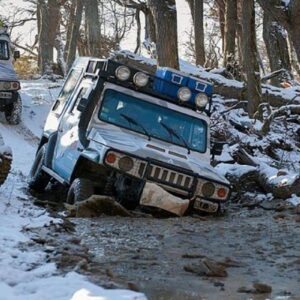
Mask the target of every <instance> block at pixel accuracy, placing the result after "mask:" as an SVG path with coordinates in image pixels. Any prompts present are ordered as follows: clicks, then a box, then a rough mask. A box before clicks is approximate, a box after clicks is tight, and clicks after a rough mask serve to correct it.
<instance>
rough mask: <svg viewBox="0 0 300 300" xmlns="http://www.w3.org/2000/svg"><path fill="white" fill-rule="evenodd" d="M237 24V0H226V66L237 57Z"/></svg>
mask: <svg viewBox="0 0 300 300" xmlns="http://www.w3.org/2000/svg"><path fill="white" fill-rule="evenodd" d="M236 26H237V0H226V9H225V45H224V53H225V56H224V66H226V65H227V63H228V62H230V61H233V60H234V58H235V45H236V44H235V37H236Z"/></svg>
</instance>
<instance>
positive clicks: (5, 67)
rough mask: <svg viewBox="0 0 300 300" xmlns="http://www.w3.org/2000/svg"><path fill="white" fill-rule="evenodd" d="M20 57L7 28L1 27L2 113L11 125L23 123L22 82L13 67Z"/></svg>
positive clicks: (0, 89)
mask: <svg viewBox="0 0 300 300" xmlns="http://www.w3.org/2000/svg"><path fill="white" fill-rule="evenodd" d="M19 57H20V53H19V51H14V52H12V50H11V42H10V37H9V34H8V33H7V28H6V27H1V26H0V111H3V112H4V114H5V118H6V120H7V122H8V123H9V124H13V125H16V124H19V123H20V122H21V114H22V101H21V97H20V95H19V92H18V91H19V90H20V82H19V81H18V79H17V75H16V72H15V70H14V67H13V64H12V62H13V59H17V58H19Z"/></svg>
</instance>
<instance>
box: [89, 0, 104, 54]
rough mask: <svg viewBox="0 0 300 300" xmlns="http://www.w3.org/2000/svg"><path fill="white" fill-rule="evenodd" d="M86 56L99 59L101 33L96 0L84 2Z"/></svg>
mask: <svg viewBox="0 0 300 300" xmlns="http://www.w3.org/2000/svg"><path fill="white" fill-rule="evenodd" d="M85 18H86V25H87V28H86V29H87V48H88V49H87V50H88V55H90V56H97V57H101V33H100V21H99V10H98V1H97V0H85Z"/></svg>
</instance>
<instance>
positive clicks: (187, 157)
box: [88, 83, 228, 184]
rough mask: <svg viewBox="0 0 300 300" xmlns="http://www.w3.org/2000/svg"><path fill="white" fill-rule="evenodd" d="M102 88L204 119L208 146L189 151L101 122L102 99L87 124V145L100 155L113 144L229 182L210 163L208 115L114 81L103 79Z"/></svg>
mask: <svg viewBox="0 0 300 300" xmlns="http://www.w3.org/2000/svg"><path fill="white" fill-rule="evenodd" d="M105 89H114V90H117V91H120V92H122V93H125V94H128V95H131V96H134V97H138V98H140V99H142V100H144V101H149V102H151V103H155V104H158V105H160V106H164V107H167V108H169V109H172V110H176V111H179V112H181V113H186V114H187V115H191V116H193V117H196V118H199V119H202V120H204V121H206V123H207V125H208V126H207V130H208V133H207V136H208V141H207V145H208V146H207V149H206V152H205V153H199V152H196V151H191V153H190V154H188V150H187V149H186V148H184V147H181V146H178V145H174V144H171V143H167V142H164V141H162V140H159V139H156V138H151V140H150V141H149V140H148V137H147V136H146V135H143V134H139V133H136V132H134V131H131V130H129V129H124V128H120V127H118V126H116V125H113V124H108V123H105V122H102V121H101V120H99V118H98V112H99V109H100V107H101V102H102V99H101V101H99V103H98V105H97V107H96V109H95V111H94V114H93V117H92V120H91V122H90V124H89V128H88V132H89V135H88V139H89V140H90V141H91V143H90V145H89V149H93V148H95V149H97V150H98V151H100V152H101V153H100V158H103V156H104V153H105V152H106V151H107V150H108V149H110V148H113V149H116V150H119V151H123V152H126V153H128V154H132V155H135V156H138V157H140V158H142V159H143V158H144V159H150V160H151V159H152V160H156V161H161V162H162V163H165V164H169V165H170V166H175V167H179V168H182V169H185V170H189V171H192V172H194V173H196V174H198V175H199V176H203V177H206V178H207V179H211V180H214V181H218V182H224V183H226V184H228V181H227V180H226V179H225V178H224V177H223V176H220V175H218V173H217V172H216V171H215V170H214V168H213V167H212V166H211V165H210V149H209V143H210V141H209V135H210V134H209V122H210V119H209V118H208V117H207V116H205V115H203V114H199V113H197V112H194V111H192V110H190V109H187V108H184V107H180V106H178V105H174V104H172V103H169V102H166V101H163V100H160V99H157V98H154V97H151V96H148V95H145V94H142V93H139V92H136V91H132V90H129V89H126V88H123V87H120V86H118V85H115V84H111V83H106V85H105V88H104V91H105ZM103 94H104V93H103ZM103 94H102V95H103Z"/></svg>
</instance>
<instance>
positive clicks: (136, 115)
mask: <svg viewBox="0 0 300 300" xmlns="http://www.w3.org/2000/svg"><path fill="white" fill-rule="evenodd" d="M99 119H100V120H102V121H105V122H108V123H112V124H115V125H117V126H120V127H124V128H127V129H129V130H133V131H136V132H139V133H142V134H145V135H148V136H150V137H155V138H158V139H161V140H163V141H166V142H169V143H172V144H176V145H180V146H183V147H185V148H189V149H191V150H194V151H198V152H202V153H204V152H206V139H207V124H206V122H205V121H203V120H200V119H198V118H195V117H192V116H189V115H186V114H183V113H180V112H178V111H175V110H171V109H169V108H166V107H162V106H159V105H156V104H153V103H149V102H146V101H143V100H141V99H138V98H135V97H132V96H129V95H126V94H123V93H120V92H118V91H115V90H110V89H109V90H106V91H105V94H104V97H103V102H102V106H101V109H100V111H99ZM168 128H171V130H168ZM174 132H175V134H174Z"/></svg>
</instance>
